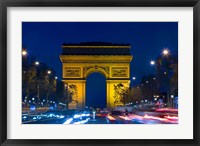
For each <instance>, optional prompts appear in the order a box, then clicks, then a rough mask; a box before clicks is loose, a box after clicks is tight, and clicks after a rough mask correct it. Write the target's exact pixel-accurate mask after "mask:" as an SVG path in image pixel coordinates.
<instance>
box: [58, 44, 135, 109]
mask: <svg viewBox="0 0 200 146" xmlns="http://www.w3.org/2000/svg"><path fill="white" fill-rule="evenodd" d="M62 48H63V52H62V54H61V55H60V59H61V62H62V77H63V80H62V81H63V82H64V83H65V84H68V85H70V84H76V85H77V88H78V97H79V98H78V105H77V108H78V109H83V108H84V107H85V90H86V78H87V77H88V76H89V75H90V74H91V73H94V72H99V73H101V74H102V75H103V76H105V78H106V99H107V108H110V109H111V108H114V107H116V106H117V104H116V103H115V102H114V98H113V96H114V85H116V84H119V83H122V84H123V85H124V86H125V87H129V85H130V62H131V60H132V55H131V54H130V49H131V46H130V45H129V44H112V43H102V42H96V43H91V42H89V43H80V44H63V46H62Z"/></svg>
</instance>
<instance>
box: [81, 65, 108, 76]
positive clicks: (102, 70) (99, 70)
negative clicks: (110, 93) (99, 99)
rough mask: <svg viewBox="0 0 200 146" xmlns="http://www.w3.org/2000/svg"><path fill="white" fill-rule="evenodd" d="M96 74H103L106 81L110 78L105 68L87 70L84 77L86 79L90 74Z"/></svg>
mask: <svg viewBox="0 0 200 146" xmlns="http://www.w3.org/2000/svg"><path fill="white" fill-rule="evenodd" d="M94 72H99V73H101V74H102V75H103V76H104V77H105V78H106V79H108V77H109V73H108V72H106V70H105V69H104V68H103V67H96V66H95V67H90V68H89V69H87V70H86V71H85V72H84V74H83V77H84V78H85V79H86V78H87V77H88V76H89V75H90V74H92V73H94Z"/></svg>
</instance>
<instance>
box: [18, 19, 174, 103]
mask: <svg viewBox="0 0 200 146" xmlns="http://www.w3.org/2000/svg"><path fill="white" fill-rule="evenodd" d="M93 41H94V42H112V43H129V44H130V45H131V46H132V48H131V54H132V55H133V60H132V62H131V78H132V77H133V76H135V77H136V80H134V81H133V80H132V81H131V85H136V84H138V83H139V82H140V79H141V77H142V76H143V75H148V74H153V73H155V68H153V67H152V66H150V64H149V62H150V61H151V60H155V59H156V58H157V57H158V56H159V55H160V54H161V52H162V50H163V49H164V48H168V49H169V50H170V53H172V54H177V53H178V23H177V22H66V23H64V22H44V23H43V22H23V23H22V45H23V46H24V47H25V48H26V49H27V51H28V55H30V56H35V57H36V59H37V60H38V61H40V62H44V63H46V64H47V65H49V66H50V67H53V68H54V69H55V71H56V74H57V76H58V79H59V80H61V79H62V66H61V65H62V64H61V61H60V59H59V55H60V54H61V53H62V48H61V46H62V44H63V43H64V42H65V43H80V42H93ZM97 81H98V82H99V83H98V84H95V82H97ZM104 84H105V78H104V76H103V75H101V74H99V73H94V74H91V75H90V76H89V77H88V78H87V87H89V88H88V89H87V91H86V92H87V93H86V95H88V98H87V97H86V103H87V104H89V105H92V103H94V104H99V105H95V106H100V107H104V106H105V104H106V102H105V99H106V98H105V95H106V90H105V89H106V88H105V85H104ZM94 85H96V87H93V86H94ZM97 86H98V87H100V88H99V89H98V88H97ZM92 87H93V88H94V89H93V91H94V92H93V91H92V90H91V88H92ZM89 96H90V98H89ZM91 96H92V97H93V98H92V97H91ZM95 98H98V99H99V100H98V101H99V102H98V103H95V102H94V101H93V99H95Z"/></svg>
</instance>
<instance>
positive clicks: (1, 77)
mask: <svg viewBox="0 0 200 146" xmlns="http://www.w3.org/2000/svg"><path fill="white" fill-rule="evenodd" d="M72 6H76V7H83V6H86V7H122V6H123V7H193V18H194V19H193V21H194V22H193V23H194V24H193V26H194V27H193V32H194V42H193V45H194V48H193V51H194V55H193V56H194V60H193V61H194V66H193V67H194V79H193V81H194V88H193V90H194V96H193V97H194V99H193V105H194V106H193V111H194V113H193V117H194V120H193V121H194V123H193V125H194V126H193V131H194V132H193V136H194V138H193V139H191V140H187V139H173V140H172V139H159V140H158V139H151V140H149V139H142V140H135V139H133V140H130V139H123V140H120V139H109V140H105V139H102V140H98V139H95V140H94V139H93V140H89V139H87V140H83V139H82V140H81V139H76V140H71V139H70V140H56V139H51V140H50V139H49V140H37V139H34V140H23V139H7V7H72ZM199 49H200V2H199V0H1V2H0V128H1V129H0V133H1V136H0V143H1V145H4V146H6V145H7V146H11V145H12V146H15V145H16V146H18V145H28V146H32V145H48V146H49V145H63V146H64V145H67V146H70V145H73V146H76V145H117V146H119V145H120V146H122V145H132V146H136V145H141V146H144V145H148V146H154V145H159V146H168V145H177V146H182V145H184V146H197V145H199V144H200V142H199V141H200V138H199V132H200V126H199V125H200V116H199V114H200V108H199V105H200V102H199V101H200V100H199V99H198V98H199V96H200V94H199V91H198V89H200V88H199V69H200V68H199V63H200V57H199V56H200V51H199ZM185 132H187V131H185ZM166 138H167V137H166Z"/></svg>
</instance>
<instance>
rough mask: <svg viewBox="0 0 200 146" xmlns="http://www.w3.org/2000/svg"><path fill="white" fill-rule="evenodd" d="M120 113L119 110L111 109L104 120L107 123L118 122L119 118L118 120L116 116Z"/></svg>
mask: <svg viewBox="0 0 200 146" xmlns="http://www.w3.org/2000/svg"><path fill="white" fill-rule="evenodd" d="M122 115H123V113H122V112H121V111H112V112H111V113H109V114H108V115H107V116H106V121H107V123H109V124H120V123H121V120H119V119H118V117H119V116H122Z"/></svg>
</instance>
